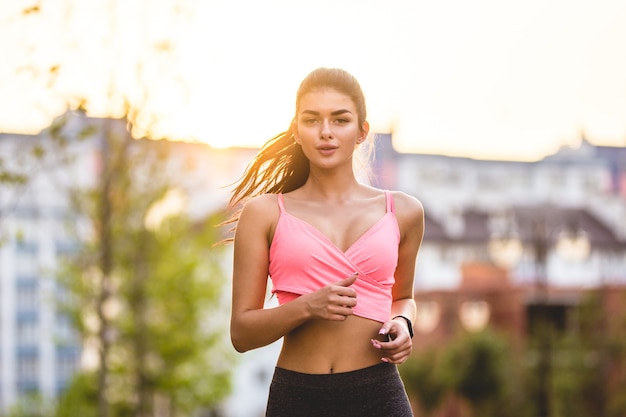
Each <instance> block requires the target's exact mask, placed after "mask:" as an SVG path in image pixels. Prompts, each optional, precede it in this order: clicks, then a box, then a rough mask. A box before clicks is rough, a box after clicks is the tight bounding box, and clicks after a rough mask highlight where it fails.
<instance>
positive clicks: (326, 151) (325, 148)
mask: <svg viewBox="0 0 626 417" xmlns="http://www.w3.org/2000/svg"><path fill="white" fill-rule="evenodd" d="M337 148H338V146H332V145H322V146H318V147H317V150H318V152H319V153H321V154H322V155H331V154H332V153H334V152H335V151H336V150H337Z"/></svg>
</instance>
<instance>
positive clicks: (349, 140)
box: [295, 88, 369, 169]
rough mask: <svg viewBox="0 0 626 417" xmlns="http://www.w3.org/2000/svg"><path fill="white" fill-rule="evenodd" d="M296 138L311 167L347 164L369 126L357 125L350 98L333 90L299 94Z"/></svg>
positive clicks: (363, 138)
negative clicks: (300, 95)
mask: <svg viewBox="0 0 626 417" xmlns="http://www.w3.org/2000/svg"><path fill="white" fill-rule="evenodd" d="M295 123H296V129H295V140H296V142H297V143H299V144H300V145H301V146H302V150H303V151H304V154H305V155H306V157H307V158H308V159H309V161H310V162H311V168H313V167H314V166H319V167H323V168H333V167H337V166H339V165H343V164H350V169H351V168H352V154H353V153H354V148H355V147H356V145H358V144H360V143H361V142H363V141H364V140H365V138H366V137H367V134H368V130H369V125H368V123H367V122H365V123H364V124H363V126H362V127H361V126H359V115H358V114H357V112H356V107H355V105H354V103H353V102H352V99H351V98H350V97H349V96H347V95H345V94H343V93H340V92H338V91H336V90H334V89H329V88H326V89H320V90H314V91H311V92H309V93H307V94H304V95H302V97H301V98H300V102H299V105H298V111H297V114H296V120H295Z"/></svg>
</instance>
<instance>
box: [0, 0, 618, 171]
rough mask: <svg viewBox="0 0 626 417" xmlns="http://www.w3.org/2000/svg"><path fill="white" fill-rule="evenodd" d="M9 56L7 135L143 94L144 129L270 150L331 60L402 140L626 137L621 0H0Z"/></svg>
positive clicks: (507, 146)
mask: <svg viewBox="0 0 626 417" xmlns="http://www.w3.org/2000/svg"><path fill="white" fill-rule="evenodd" d="M0 54H1V56H2V60H3V64H2V65H0V132H5V133H36V132H38V131H39V130H41V129H42V128H44V127H45V126H47V125H48V124H49V123H50V122H51V120H52V119H53V118H54V117H56V116H58V115H60V114H61V113H62V112H63V111H64V110H65V109H66V108H67V107H68V106H70V107H75V106H77V105H78V104H79V103H82V106H83V107H84V108H86V109H87V111H88V114H90V115H93V116H98V117H99V116H112V117H117V116H120V115H121V114H123V113H124V111H125V110H124V109H125V108H130V113H131V115H132V116H133V117H134V120H136V128H137V130H136V133H137V134H138V135H141V134H147V135H150V136H153V137H168V138H171V139H178V140H197V141H203V142H207V143H209V144H210V145H212V146H216V147H228V146H250V147H258V146H260V145H261V144H262V143H263V142H264V141H265V140H267V139H269V138H270V137H272V136H273V135H275V134H276V133H279V132H280V131H283V130H285V128H286V127H287V126H288V124H289V121H290V120H291V118H292V116H293V109H294V99H295V92H296V90H297V87H298V84H299V83H300V81H301V80H302V78H304V77H305V76H306V74H308V73H309V72H310V71H311V70H313V69H315V68H317V67H320V66H329V67H341V68H344V69H346V70H348V71H350V72H351V73H352V74H354V75H355V76H356V77H357V79H358V80H359V81H360V83H361V86H362V87H363V89H364V91H365V95H366V99H367V102H368V118H369V120H370V123H371V125H372V130H374V131H376V132H382V133H392V135H393V141H394V142H393V143H394V146H395V148H396V149H397V150H398V151H400V152H415V153H439V154H447V155H453V156H467V157H474V158H485V159H505V160H537V159H540V158H542V157H543V156H545V155H547V154H550V153H553V152H555V151H556V150H558V149H559V147H561V146H572V147H576V146H578V145H579V144H580V141H581V138H582V136H583V135H584V136H585V137H586V138H587V139H588V140H589V141H590V142H592V143H594V144H597V145H608V146H626V1H623V0H525V1H513V0H475V1H471V2H470V1H467V0H438V1H422V0H385V1H380V0H377V1H375V0H316V1H300V0H264V1H259V0H256V1H255V0H246V1H242V0H223V1H218V0H90V1H79V0H0ZM125 103H126V104H127V105H128V106H130V107H124V104H125Z"/></svg>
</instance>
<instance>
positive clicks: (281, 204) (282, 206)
mask: <svg viewBox="0 0 626 417" xmlns="http://www.w3.org/2000/svg"><path fill="white" fill-rule="evenodd" d="M276 198H277V199H278V208H279V209H280V214H283V213H284V212H285V203H284V201H283V195H282V194H277V195H276Z"/></svg>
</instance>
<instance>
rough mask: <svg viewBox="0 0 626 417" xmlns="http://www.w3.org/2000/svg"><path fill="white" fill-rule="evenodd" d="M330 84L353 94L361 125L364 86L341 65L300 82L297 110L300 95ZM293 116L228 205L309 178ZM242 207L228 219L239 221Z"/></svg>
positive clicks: (263, 149) (262, 151) (298, 184)
mask: <svg viewBox="0 0 626 417" xmlns="http://www.w3.org/2000/svg"><path fill="white" fill-rule="evenodd" d="M324 88H330V89H333V90H336V91H338V92H340V93H342V94H345V95H347V96H348V97H350V99H351V100H352V102H353V103H354V105H355V107H356V112H357V115H358V122H359V127H361V128H362V127H363V124H364V123H365V121H366V120H367V109H366V106H365V97H364V94H363V90H362V89H361V86H360V84H359V82H358V81H357V79H356V78H355V77H354V76H352V75H351V74H350V73H348V72H347V71H345V70H343V69H339V68H318V69H316V70H313V71H312V72H311V73H309V74H308V75H307V76H306V78H304V80H302V82H301V83H300V87H299V88H298V92H297V94H296V114H298V108H299V105H300V99H301V98H302V96H304V95H305V94H307V93H310V92H311V91H314V90H319V89H324ZM295 122H296V119H295V118H294V119H293V120H292V122H291V124H290V125H289V128H288V129H287V130H286V131H284V132H282V133H279V134H278V135H276V136H274V137H273V138H271V139H270V140H269V141H267V142H266V143H265V144H264V145H263V146H262V147H261V149H260V150H259V152H258V154H257V155H256V157H255V158H254V159H253V160H252V162H250V164H249V165H248V167H247V168H246V170H245V172H244V174H243V176H242V177H241V179H240V180H239V181H238V182H236V183H235V188H234V189H233V193H232V196H231V198H230V202H229V206H230V207H231V208H234V207H237V206H239V205H240V203H243V202H245V201H246V200H248V199H249V198H252V197H255V196H258V195H261V194H266V193H273V194H277V193H286V192H289V191H293V190H295V189H297V188H299V187H301V186H302V185H304V183H305V182H306V180H307V178H308V177H309V160H308V159H307V158H306V156H305V155H304V152H303V151H302V148H301V147H300V145H299V144H297V143H296V141H295V139H294V129H295V128H296V123H295ZM238 219H239V211H237V212H236V213H235V215H234V216H233V217H232V218H231V219H230V220H229V221H228V223H236V222H237V220H238Z"/></svg>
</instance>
